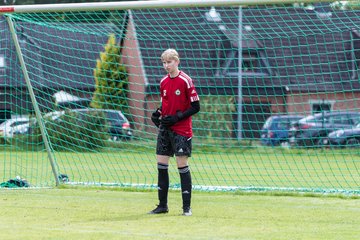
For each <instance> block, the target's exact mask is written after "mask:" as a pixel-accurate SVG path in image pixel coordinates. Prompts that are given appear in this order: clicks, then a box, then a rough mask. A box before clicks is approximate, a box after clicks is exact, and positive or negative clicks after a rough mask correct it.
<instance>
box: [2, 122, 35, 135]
mask: <svg viewBox="0 0 360 240" xmlns="http://www.w3.org/2000/svg"><path fill="white" fill-rule="evenodd" d="M29 122H30V118H29V117H15V118H11V119H8V120H6V121H5V122H3V123H1V124H0V136H2V137H6V138H12V137H13V136H14V135H15V134H25V133H26V131H27V130H28V128H24V125H26V124H28V125H29Z"/></svg>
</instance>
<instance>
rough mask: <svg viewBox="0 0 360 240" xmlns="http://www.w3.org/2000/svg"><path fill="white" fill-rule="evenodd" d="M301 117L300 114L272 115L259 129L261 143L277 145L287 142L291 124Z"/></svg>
mask: <svg viewBox="0 0 360 240" xmlns="http://www.w3.org/2000/svg"><path fill="white" fill-rule="evenodd" d="M303 117H304V116H301V115H273V116H271V117H269V118H268V119H267V120H266V121H265V123H264V125H263V127H262V129H261V144H262V145H265V146H277V145H280V144H281V143H284V142H288V140H289V129H290V127H291V124H292V123H293V122H295V121H298V120H300V119H302V118H303Z"/></svg>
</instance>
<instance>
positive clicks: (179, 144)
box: [175, 135, 192, 216]
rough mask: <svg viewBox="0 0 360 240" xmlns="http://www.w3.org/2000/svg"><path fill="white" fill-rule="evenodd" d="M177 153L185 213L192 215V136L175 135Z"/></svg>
mask: <svg viewBox="0 0 360 240" xmlns="http://www.w3.org/2000/svg"><path fill="white" fill-rule="evenodd" d="M175 145H176V146H175V155H176V163H177V167H178V170H179V175H180V182H181V196H182V200H183V215H185V216H191V215H192V212H191V190H192V182H191V173H190V168H189V164H188V158H189V157H190V156H191V149H192V145H191V138H187V137H183V136H179V135H178V136H176V137H175Z"/></svg>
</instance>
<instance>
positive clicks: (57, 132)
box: [32, 111, 109, 151]
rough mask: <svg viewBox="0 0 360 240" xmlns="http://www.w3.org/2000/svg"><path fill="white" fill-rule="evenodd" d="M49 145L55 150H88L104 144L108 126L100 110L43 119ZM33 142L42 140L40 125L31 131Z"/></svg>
mask: <svg viewBox="0 0 360 240" xmlns="http://www.w3.org/2000/svg"><path fill="white" fill-rule="evenodd" d="M44 122H45V128H46V130H47V134H48V139H49V140H50V143H51V147H52V148H53V149H54V150H57V151H89V150H94V149H97V148H101V147H104V146H105V141H106V140H107V139H108V128H109V127H108V126H107V123H106V118H105V116H104V114H103V113H102V112H88V113H79V112H70V111H65V114H64V115H62V116H60V117H59V118H57V119H55V120H51V119H44ZM32 136H34V137H33V141H34V142H42V136H41V132H40V127H39V126H38V125H37V124H36V126H34V128H33V131H32Z"/></svg>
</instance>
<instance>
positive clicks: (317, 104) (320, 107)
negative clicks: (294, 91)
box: [310, 100, 335, 114]
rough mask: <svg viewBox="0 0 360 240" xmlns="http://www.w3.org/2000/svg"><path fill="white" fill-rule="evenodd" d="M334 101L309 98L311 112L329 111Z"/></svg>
mask: <svg viewBox="0 0 360 240" xmlns="http://www.w3.org/2000/svg"><path fill="white" fill-rule="evenodd" d="M334 103H335V101H328V100H311V101H310V106H311V111H312V113H313V114H315V113H321V112H330V111H331V110H332V109H333V106H334Z"/></svg>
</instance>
